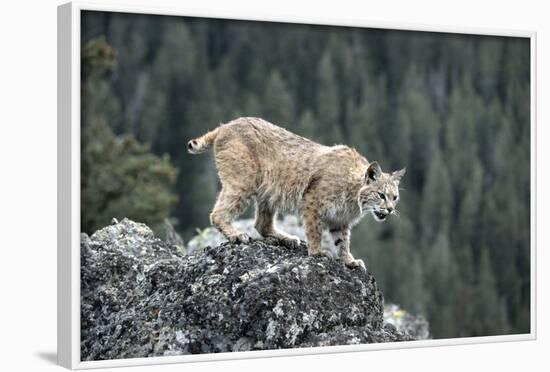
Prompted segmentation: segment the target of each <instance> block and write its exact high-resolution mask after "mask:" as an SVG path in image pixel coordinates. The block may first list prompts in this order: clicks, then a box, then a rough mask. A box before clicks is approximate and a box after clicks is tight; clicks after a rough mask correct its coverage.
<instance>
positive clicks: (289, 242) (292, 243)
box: [279, 237, 302, 249]
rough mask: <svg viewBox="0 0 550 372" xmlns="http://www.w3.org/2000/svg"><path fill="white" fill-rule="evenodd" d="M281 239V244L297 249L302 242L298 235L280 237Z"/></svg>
mask: <svg viewBox="0 0 550 372" xmlns="http://www.w3.org/2000/svg"><path fill="white" fill-rule="evenodd" d="M279 241H280V243H281V245H283V246H285V247H287V248H291V249H297V248H299V247H300V245H301V244H302V241H301V240H300V239H298V238H296V237H284V238H279Z"/></svg>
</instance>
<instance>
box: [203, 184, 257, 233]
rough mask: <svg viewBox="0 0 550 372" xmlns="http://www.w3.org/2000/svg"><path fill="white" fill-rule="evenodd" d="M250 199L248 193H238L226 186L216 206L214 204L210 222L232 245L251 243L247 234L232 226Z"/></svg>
mask: <svg viewBox="0 0 550 372" xmlns="http://www.w3.org/2000/svg"><path fill="white" fill-rule="evenodd" d="M249 198H250V196H249V194H248V193H243V192H236V191H233V190H231V189H228V188H227V187H225V186H224V187H222V191H221V192H220V194H219V195H218V199H217V200H216V204H214V209H213V210H212V213H211V214H210V221H211V222H212V225H214V226H215V227H216V228H217V229H218V230H220V231H221V232H222V234H223V235H225V237H226V238H227V240H229V241H230V242H231V243H237V244H238V243H248V242H249V241H250V237H249V236H248V235H247V234H245V233H242V232H240V231H239V230H237V229H235V228H234V227H233V226H232V225H231V222H233V220H234V219H235V218H237V217H238V216H239V215H240V214H241V213H242V212H243V211H244V210H245V208H246V207H247V205H248V202H249Z"/></svg>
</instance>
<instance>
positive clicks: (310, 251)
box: [307, 248, 327, 257]
mask: <svg viewBox="0 0 550 372" xmlns="http://www.w3.org/2000/svg"><path fill="white" fill-rule="evenodd" d="M307 254H308V256H314V257H323V256H327V254H326V253H325V252H324V251H323V250H322V249H320V248H317V249H308V250H307Z"/></svg>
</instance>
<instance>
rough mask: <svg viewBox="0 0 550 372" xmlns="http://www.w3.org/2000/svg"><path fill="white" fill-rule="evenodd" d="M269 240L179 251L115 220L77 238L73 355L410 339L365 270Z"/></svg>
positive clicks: (172, 352) (139, 354)
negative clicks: (77, 339) (386, 317)
mask: <svg viewBox="0 0 550 372" xmlns="http://www.w3.org/2000/svg"><path fill="white" fill-rule="evenodd" d="M277 243H278V242H277V241H275V240H272V239H268V240H255V241H253V242H252V243H250V244H241V245H232V244H229V243H223V244H221V245H220V246H217V247H208V248H206V249H204V251H203V252H201V253H196V254H194V255H188V256H182V255H180V253H178V251H177V249H176V248H175V247H174V246H173V245H169V244H166V243H164V242H163V241H161V240H159V239H157V238H155V237H154V235H153V234H152V232H151V230H150V229H149V228H148V227H147V226H146V225H143V224H138V223H135V222H132V221H130V220H127V219H124V220H122V221H121V222H120V223H116V224H113V225H111V226H108V227H106V228H104V229H102V230H99V231H97V232H96V233H94V234H93V235H92V236H91V237H88V236H86V235H85V234H83V235H82V239H81V297H82V300H81V306H82V308H81V337H82V339H81V355H82V359H83V360H101V359H116V358H133V357H147V356H159V355H180V354H189V353H213V352H227V351H247V350H259V349H276V348H292V347H308V346H326V345H344V344H356V343H370V342H387V341H399V340H410V339H412V338H411V337H410V336H409V335H407V334H405V333H402V332H399V331H397V330H396V329H395V327H392V326H388V325H386V326H384V325H383V297H382V294H381V292H380V290H379V289H378V287H377V285H376V282H375V280H374V278H373V277H372V275H371V274H370V273H369V272H366V271H364V270H362V269H361V268H356V269H349V268H347V267H345V266H344V265H343V264H342V263H341V262H340V261H337V260H332V259H329V258H326V257H322V258H319V257H308V256H307V250H306V247H305V246H302V247H301V248H300V249H297V250H292V249H289V248H285V247H282V246H280V245H278V244H277Z"/></svg>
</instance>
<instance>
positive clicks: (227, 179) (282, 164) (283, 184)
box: [187, 117, 405, 268]
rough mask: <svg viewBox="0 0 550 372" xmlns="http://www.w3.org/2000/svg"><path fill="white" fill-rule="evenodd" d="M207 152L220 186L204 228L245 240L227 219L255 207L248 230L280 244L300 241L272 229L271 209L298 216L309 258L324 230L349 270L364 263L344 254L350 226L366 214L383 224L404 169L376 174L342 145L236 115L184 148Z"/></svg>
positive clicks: (318, 249)
mask: <svg viewBox="0 0 550 372" xmlns="http://www.w3.org/2000/svg"><path fill="white" fill-rule="evenodd" d="M211 146H213V147H214V158H215V161H216V167H217V169H218V176H219V178H220V181H221V184H222V188H221V191H220V193H219V195H218V198H217V200H216V203H215V205H214V209H213V210H212V213H211V214H210V221H211V222H212V225H214V226H215V227H217V228H218V229H219V230H220V231H221V232H222V233H223V234H224V235H225V237H226V238H227V239H228V240H229V241H231V242H234V243H246V242H248V241H249V240H250V237H249V236H247V235H246V234H243V233H241V232H239V231H237V230H236V229H235V228H234V227H233V226H232V225H231V222H232V221H233V220H234V219H235V218H237V217H238V216H239V215H240V214H241V213H242V212H243V211H244V210H245V208H246V207H247V205H248V204H249V202H250V201H251V200H255V202H256V221H255V228H256V230H258V233H260V235H262V236H264V237H267V236H273V237H275V238H277V239H279V240H280V241H281V243H282V244H284V245H286V246H288V247H294V248H296V247H298V246H299V244H300V240H299V239H298V238H296V237H294V236H290V235H287V234H285V233H284V232H282V231H279V230H277V229H276V228H275V226H274V218H275V214H276V213H277V212H278V211H284V212H290V213H292V212H299V213H301V215H302V217H303V220H304V225H305V232H306V237H307V242H308V253H309V255H323V254H325V253H324V252H323V251H322V250H321V233H322V229H323V228H328V229H329V231H330V233H331V237H332V239H333V241H334V244H335V245H336V247H337V248H339V256H340V258H341V259H342V260H343V262H344V263H345V264H346V265H347V266H349V267H357V266H362V267H363V268H364V267H365V264H364V262H363V261H362V260H360V259H355V258H354V257H353V256H352V254H351V252H350V229H351V227H352V226H354V225H355V224H356V223H357V222H358V221H359V220H360V219H361V218H362V217H363V216H364V215H365V214H367V212H370V213H371V214H372V216H373V217H374V219H375V220H376V221H379V222H380V221H384V220H386V219H387V218H388V216H389V215H391V214H394V213H395V212H396V210H395V207H396V204H397V202H398V201H399V188H398V186H399V181H400V180H401V178H402V177H403V175H404V174H405V169H401V170H399V171H396V172H393V173H391V174H390V173H383V172H382V170H381V169H380V166H379V165H378V163H377V162H370V163H369V162H368V161H367V159H365V158H364V157H363V156H361V155H359V153H357V151H355V150H354V149H352V148H349V147H347V146H342V145H336V146H332V147H329V146H323V145H321V144H318V143H316V142H313V141H310V140H308V139H307V138H304V137H300V136H298V135H296V134H294V133H291V132H289V131H287V130H285V129H283V128H280V127H278V126H276V125H274V124H271V123H269V122H267V121H265V120H263V119H259V118H251V117H243V118H238V119H235V120H233V121H231V122H229V123H227V124H222V125H220V126H219V127H218V128H216V129H214V130H212V131H210V132H208V133H206V134H205V135H203V136H202V137H198V138H196V139H193V140H191V141H189V142H188V143H187V149H188V152H189V153H191V154H199V153H202V152H205V151H206V150H207V149H208V148H209V147H211Z"/></svg>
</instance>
